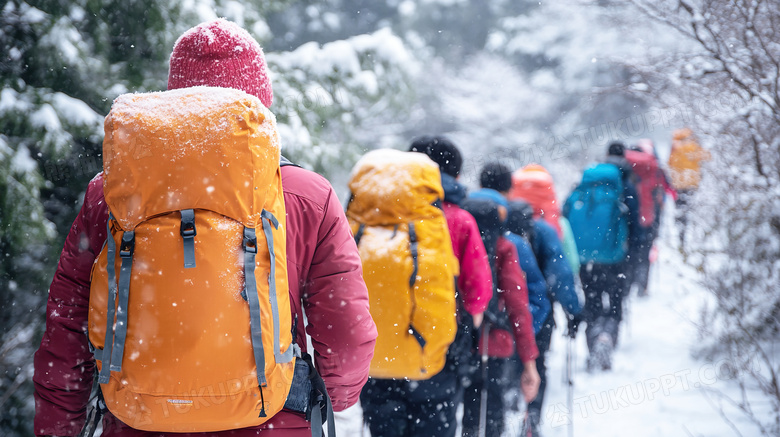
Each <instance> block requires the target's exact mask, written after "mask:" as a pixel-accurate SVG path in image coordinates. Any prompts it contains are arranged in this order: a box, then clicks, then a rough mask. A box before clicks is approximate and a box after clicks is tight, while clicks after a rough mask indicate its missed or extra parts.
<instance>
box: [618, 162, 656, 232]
mask: <svg viewBox="0 0 780 437" xmlns="http://www.w3.org/2000/svg"><path fill="white" fill-rule="evenodd" d="M626 160H627V161H628V162H629V163H630V164H631V168H632V169H633V171H634V174H635V175H637V177H638V178H639V183H637V184H636V188H637V193H638V195H639V224H640V225H641V226H642V227H644V228H649V227H650V226H652V225H653V223H654V222H655V215H656V207H657V206H658V205H660V204H661V202H663V176H661V173H660V170H659V168H658V160H656V159H655V156H653V155H652V154H650V153H645V152H639V151H636V150H626Z"/></svg>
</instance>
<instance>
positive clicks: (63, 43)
mask: <svg viewBox="0 0 780 437" xmlns="http://www.w3.org/2000/svg"><path fill="white" fill-rule="evenodd" d="M288 6H289V4H288V2H285V1H271V2H252V3H239V2H235V1H227V0H226V1H222V0H213V1H212V0H180V1H174V2H155V1H151V0H147V1H136V2H121V1H115V0H105V1H102V2H93V1H87V0H76V1H41V2H31V1H21V0H10V1H8V2H6V3H5V4H4V5H3V6H2V10H0V53H2V55H0V56H2V58H1V59H0V290H3V292H2V293H0V326H2V327H3V329H2V332H0V336H2V337H1V338H2V340H1V341H0V344H2V346H0V408H2V410H3V414H2V415H1V416H0V434H2V435H30V434H32V430H31V425H32V420H31V418H32V414H33V403H32V396H31V392H32V386H31V383H30V377H31V375H32V360H31V357H32V353H33V352H34V350H35V349H36V348H37V344H38V341H39V338H40V333H41V330H42V327H43V321H44V319H43V317H44V306H45V301H46V287H47V286H48V283H49V282H50V281H51V276H52V274H53V272H54V269H55V266H56V261H57V258H58V255H59V250H60V249H61V248H62V242H63V240H64V238H65V236H66V235H67V232H68V229H69V228H70V225H71V223H72V221H73V218H74V217H75V215H76V213H77V211H78V208H79V207H80V198H81V196H82V195H83V192H84V189H85V187H86V184H87V182H88V181H89V180H90V179H91V178H92V177H93V176H94V175H95V174H96V173H98V172H99V171H100V170H101V168H102V158H101V150H102V136H103V126H102V123H103V117H104V116H105V114H106V113H107V112H108V111H109V109H110V107H111V102H112V101H113V99H114V98H116V97H117V96H118V95H120V94H122V93H127V92H145V91H158V90H164V89H165V87H166V83H167V72H168V57H169V56H170V50H171V49H172V47H173V44H174V42H175V40H176V38H177V37H178V36H179V35H181V33H183V32H184V31H185V30H186V29H188V28H190V27H192V26H194V25H196V24H198V23H200V22H202V21H205V20H209V19H214V18H217V17H226V18H228V19H230V20H233V21H235V22H237V23H238V24H239V25H241V26H243V27H244V28H246V29H248V30H249V32H250V33H251V34H252V35H253V36H255V38H257V39H258V41H259V42H260V43H261V45H267V43H268V42H269V41H273V40H274V39H275V38H276V36H275V35H273V34H272V33H271V30H270V27H269V26H268V24H267V22H266V20H265V17H267V16H269V15H270V14H271V12H272V11H278V10H283V9H284V8H285V7H288ZM266 52H267V57H268V61H269V65H270V68H271V70H272V72H273V80H274V84H275V86H274V91H275V93H276V96H277V100H276V103H275V104H274V106H272V108H271V110H272V111H274V112H276V113H277V114H278V119H279V128H280V130H281V132H282V142H283V147H284V149H285V153H289V154H290V155H291V156H290V158H292V159H294V160H295V161H296V162H297V163H299V164H301V165H304V166H306V167H309V168H313V169H317V170H319V171H321V172H323V173H324V174H325V175H326V176H335V175H336V174H342V173H344V170H345V169H348V168H350V167H351V165H352V163H353V162H354V160H356V159H357V156H358V155H359V153H360V152H361V151H362V150H363V148H364V147H367V146H369V145H372V143H371V142H370V141H375V140H374V139H372V138H371V137H369V136H367V135H362V136H361V134H360V133H359V132H370V131H371V130H372V129H374V128H375V127H377V128H378V127H383V126H391V125H393V123H397V122H398V121H397V117H398V114H399V112H398V111H399V109H402V105H401V102H402V101H404V100H407V99H408V97H405V96H408V95H409V94H410V93H412V92H413V91H412V89H411V88H410V85H409V75H410V72H411V71H413V68H414V62H412V60H411V59H410V56H409V54H408V53H407V52H406V48H405V46H404V44H403V42H402V41H401V40H400V39H398V38H397V37H396V36H394V35H393V34H392V33H391V32H389V31H387V30H385V31H380V32H376V33H372V34H369V35H363V36H358V37H355V38H351V39H348V40H345V41H334V42H332V43H330V44H326V45H325V46H322V47H320V46H319V45H318V44H317V43H311V44H308V45H305V46H303V47H300V48H298V49H297V50H294V51H292V52H276V51H268V50H267V51H266ZM376 130H377V129H374V131H376Z"/></svg>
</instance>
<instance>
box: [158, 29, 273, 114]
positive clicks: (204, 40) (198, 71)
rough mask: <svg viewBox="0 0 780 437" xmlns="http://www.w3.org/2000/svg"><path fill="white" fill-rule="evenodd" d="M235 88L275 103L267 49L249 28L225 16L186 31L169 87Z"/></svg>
mask: <svg viewBox="0 0 780 437" xmlns="http://www.w3.org/2000/svg"><path fill="white" fill-rule="evenodd" d="M198 85H206V86H214V87H222V88H234V89H238V90H241V91H244V92H246V93H248V94H252V95H253V96H255V97H257V98H259V99H260V101H261V102H263V105H265V106H266V107H270V106H271V104H272V103H273V90H272V89H271V79H270V78H269V77H268V67H267V66H266V62H265V58H264V56H263V49H262V48H260V45H259V44H258V43H257V41H256V40H255V39H254V38H252V36H251V35H250V34H249V32H247V31H246V30H244V29H242V28H241V27H239V26H238V25H237V24H235V23H233V22H230V21H227V20H225V19H223V18H220V19H218V20H214V21H210V22H207V23H202V24H199V25H197V26H195V27H193V28H192V29H190V30H188V31H186V32H185V33H184V34H183V35H182V36H180V37H179V39H178V40H177V41H176V44H174V46H173V52H172V53H171V60H170V70H169V71H168V89H169V90H172V89H177V88H188V87H192V86H198Z"/></svg>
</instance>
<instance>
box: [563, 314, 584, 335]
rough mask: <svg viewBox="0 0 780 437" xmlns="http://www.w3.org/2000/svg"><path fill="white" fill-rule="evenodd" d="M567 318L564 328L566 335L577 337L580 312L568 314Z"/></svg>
mask: <svg viewBox="0 0 780 437" xmlns="http://www.w3.org/2000/svg"><path fill="white" fill-rule="evenodd" d="M568 318H569V326H568V329H567V330H566V335H568V336H569V337H571V338H575V337H577V330H578V329H580V322H582V314H577V315H572V314H569V315H568Z"/></svg>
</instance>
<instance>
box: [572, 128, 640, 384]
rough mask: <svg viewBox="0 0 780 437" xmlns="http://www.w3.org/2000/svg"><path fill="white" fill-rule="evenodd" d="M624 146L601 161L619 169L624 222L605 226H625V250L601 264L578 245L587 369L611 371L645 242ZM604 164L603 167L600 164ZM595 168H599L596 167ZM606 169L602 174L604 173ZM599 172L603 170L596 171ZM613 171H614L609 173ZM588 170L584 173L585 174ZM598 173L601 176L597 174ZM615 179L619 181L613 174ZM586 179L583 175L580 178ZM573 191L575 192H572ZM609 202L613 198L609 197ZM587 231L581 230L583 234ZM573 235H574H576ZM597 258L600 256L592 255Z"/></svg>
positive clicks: (617, 146) (613, 146)
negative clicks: (634, 271)
mask: <svg viewBox="0 0 780 437" xmlns="http://www.w3.org/2000/svg"><path fill="white" fill-rule="evenodd" d="M624 152H625V145H623V144H622V143H620V142H613V143H611V144H610V145H609V151H608V154H607V157H606V158H605V159H604V162H605V163H607V164H611V165H614V166H616V167H617V168H618V169H619V170H620V179H621V180H622V196H620V200H619V202H621V203H622V204H623V205H624V206H620V209H621V210H622V209H623V208H625V213H624V215H623V216H621V217H622V218H621V220H625V222H623V223H619V224H612V225H606V226H607V228H613V227H618V226H625V227H624V228H623V230H624V231H625V232H626V233H627V235H626V236H625V237H624V238H626V240H624V241H623V242H619V243H621V244H623V247H624V248H625V249H624V250H623V251H621V252H615V253H616V254H621V256H620V257H619V258H609V259H605V260H604V261H601V260H598V261H596V260H594V259H593V258H591V259H587V258H585V259H583V258H582V256H583V255H589V254H587V253H586V254H583V247H580V245H579V244H578V249H579V250H580V254H581V262H583V264H582V267H581V268H580V279H581V281H582V287H583V292H584V294H585V308H584V310H583V312H582V318H583V319H584V320H585V321H586V322H587V325H588V326H587V329H586V331H585V336H586V339H587V344H588V349H589V351H590V356H589V358H588V368H589V369H591V370H592V369H596V368H601V369H603V370H607V369H610V368H611V366H612V350H613V348H614V347H615V345H616V344H617V341H618V334H619V325H620V322H621V320H622V319H623V299H624V298H625V297H626V296H627V294H628V291H629V287H630V285H631V273H632V269H633V264H632V263H633V262H635V260H636V259H637V255H636V254H637V251H638V250H639V249H640V248H641V245H642V244H643V243H644V241H643V236H644V233H643V232H642V230H641V227H640V225H639V204H638V201H637V193H636V188H635V187H634V183H633V173H632V171H631V167H630V164H628V162H627V161H626V159H625V157H624ZM602 165H603V164H602ZM597 167H598V166H597ZM606 170H609V169H605V170H604V173H605V172H606ZM598 171H602V170H598ZM611 171H612V172H614V170H611ZM587 173H588V171H587V170H586V174H587ZM600 174H601V173H600ZM614 176H615V179H617V178H618V176H617V175H614ZM584 178H585V176H583V179H584ZM575 192H576V190H575ZM609 201H610V202H613V201H614V199H612V198H610V200H609ZM572 202H573V197H571V196H570V198H569V201H567V208H565V209H566V210H567V211H566V213H567V214H568V216H569V218H570V221H571V222H572V228H574V227H575V223H574V221H573V219H572V215H570V214H574V212H572V211H573V208H574V205H572ZM586 231H588V229H582V230H581V232H586ZM575 233H576V232H575ZM594 254H595V255H597V256H600V255H603V254H599V253H595V252H594ZM604 296H606V297H607V298H608V301H609V305H608V307H604V304H603V297H604ZM578 323H579V318H578V319H577V320H575V322H574V323H573V325H572V326H576V325H577V324H578Z"/></svg>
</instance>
